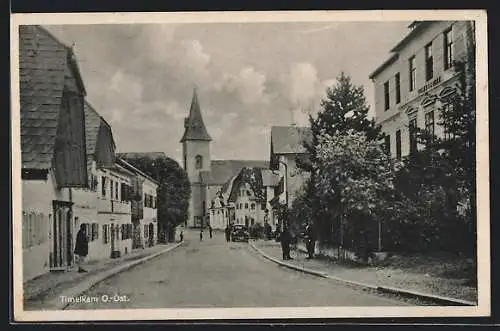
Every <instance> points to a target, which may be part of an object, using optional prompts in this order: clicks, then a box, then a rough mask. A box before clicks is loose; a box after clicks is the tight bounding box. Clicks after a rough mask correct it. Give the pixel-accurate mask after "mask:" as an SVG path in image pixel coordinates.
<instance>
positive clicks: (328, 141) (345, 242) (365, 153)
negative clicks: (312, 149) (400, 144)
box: [315, 130, 394, 253]
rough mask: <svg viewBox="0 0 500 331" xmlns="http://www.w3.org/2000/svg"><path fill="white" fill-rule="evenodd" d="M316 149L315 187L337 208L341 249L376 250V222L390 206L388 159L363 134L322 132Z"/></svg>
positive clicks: (389, 167) (390, 191)
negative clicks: (340, 232)
mask: <svg viewBox="0 0 500 331" xmlns="http://www.w3.org/2000/svg"><path fill="white" fill-rule="evenodd" d="M318 141H319V144H318V146H317V147H316V155H317V160H318V161H317V164H315V168H316V169H321V171H318V175H317V177H316V179H317V181H316V183H315V184H316V188H317V191H318V192H319V193H320V194H321V197H322V198H323V199H325V200H329V201H335V202H336V203H337V206H338V207H340V208H339V209H340V210H339V213H340V215H339V216H340V218H341V221H342V223H343V224H342V225H343V226H342V228H341V230H343V233H342V235H341V238H340V240H341V242H340V244H341V246H343V247H350V248H356V249H360V248H361V249H364V251H363V253H366V252H369V251H372V250H375V249H377V243H378V240H377V239H378V235H377V234H378V233H377V231H378V230H377V229H378V223H377V221H380V220H381V218H382V215H383V213H384V212H385V210H386V209H387V208H388V206H389V205H390V204H391V203H392V197H393V195H394V186H393V185H394V183H393V182H394V172H393V170H392V169H393V165H392V162H391V159H390V157H389V156H388V155H387V153H386V152H385V151H384V150H383V148H382V147H381V146H380V144H379V143H378V142H377V141H374V140H370V139H368V138H367V136H366V134H365V133H362V132H357V131H356V130H348V131H347V132H346V133H343V134H336V135H330V134H328V133H325V132H323V133H322V134H321V135H320V136H319V137H318Z"/></svg>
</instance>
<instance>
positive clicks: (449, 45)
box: [444, 28, 453, 70]
mask: <svg viewBox="0 0 500 331" xmlns="http://www.w3.org/2000/svg"><path fill="white" fill-rule="evenodd" d="M452 65H453V36H452V34H451V28H450V29H449V30H447V31H445V33H444V69H445V70H448V69H450V68H451V66H452Z"/></svg>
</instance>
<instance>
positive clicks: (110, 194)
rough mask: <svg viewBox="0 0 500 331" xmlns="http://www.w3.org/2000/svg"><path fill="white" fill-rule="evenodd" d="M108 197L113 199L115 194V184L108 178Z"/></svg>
mask: <svg viewBox="0 0 500 331" xmlns="http://www.w3.org/2000/svg"><path fill="white" fill-rule="evenodd" d="M109 186H110V188H109V199H111V200H113V196H114V194H115V191H114V189H115V188H114V186H115V182H113V180H111V179H110V180H109Z"/></svg>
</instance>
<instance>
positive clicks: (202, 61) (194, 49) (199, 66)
mask: <svg viewBox="0 0 500 331" xmlns="http://www.w3.org/2000/svg"><path fill="white" fill-rule="evenodd" d="M181 45H182V47H183V54H182V55H181V56H182V57H181V59H180V63H181V65H182V66H183V67H184V68H185V69H187V70H189V73H190V74H191V75H190V76H191V78H192V80H193V84H197V83H198V81H203V82H205V81H206V79H207V78H208V76H209V71H208V66H209V64H210V60H211V57H210V55H209V54H208V53H206V52H205V50H204V49H203V46H202V45H201V43H200V41H199V40H184V41H182V43H181ZM198 84H199V83H198ZM201 87H202V88H203V87H204V84H201Z"/></svg>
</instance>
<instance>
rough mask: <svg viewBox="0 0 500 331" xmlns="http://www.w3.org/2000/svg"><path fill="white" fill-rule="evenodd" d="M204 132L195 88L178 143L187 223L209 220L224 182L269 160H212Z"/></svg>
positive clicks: (200, 223)
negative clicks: (187, 191) (186, 198)
mask: <svg viewBox="0 0 500 331" xmlns="http://www.w3.org/2000/svg"><path fill="white" fill-rule="evenodd" d="M211 141H212V138H211V137H210V135H209V134H208V131H207V129H206V127H205V124H204V121H203V117H202V114H201V107H200V103H199V101H198V95H197V92H196V89H195V90H194V92H193V98H192V101H191V107H190V110H189V116H188V117H186V118H185V120H184V134H183V136H182V138H181V141H180V143H181V144H182V152H183V167H184V170H185V171H186V172H187V175H188V178H189V182H190V183H191V198H190V202H189V217H188V220H187V221H186V224H185V225H186V226H187V227H197V228H199V227H206V226H207V225H208V224H209V222H210V209H211V201H212V200H213V199H214V198H216V196H217V194H218V192H220V191H221V190H222V188H223V186H224V184H225V183H226V182H228V181H229V180H230V179H231V178H232V177H233V176H235V175H237V174H238V172H239V171H240V170H241V169H242V168H244V167H258V168H263V169H265V168H269V162H267V161H259V160H256V161H255V160H212V159H211V152H210V143H211Z"/></svg>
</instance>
